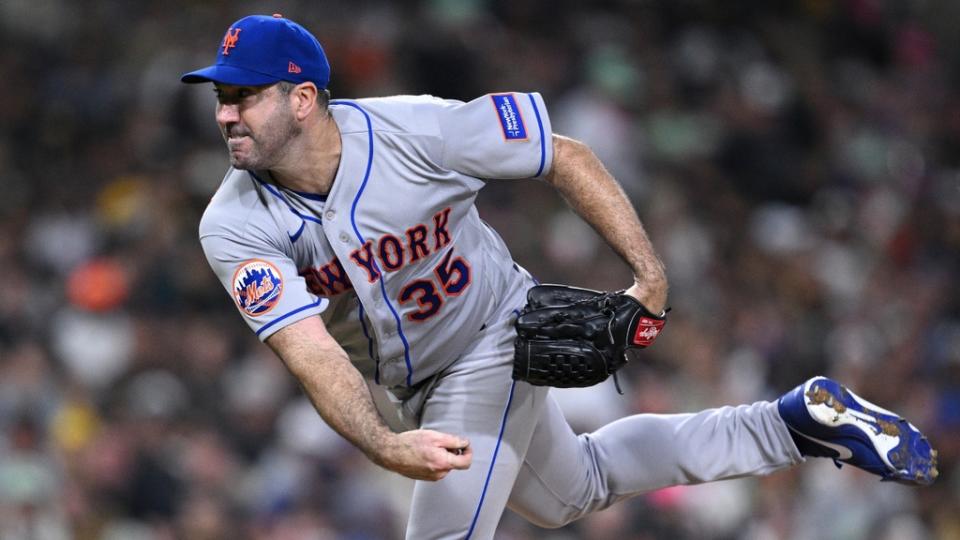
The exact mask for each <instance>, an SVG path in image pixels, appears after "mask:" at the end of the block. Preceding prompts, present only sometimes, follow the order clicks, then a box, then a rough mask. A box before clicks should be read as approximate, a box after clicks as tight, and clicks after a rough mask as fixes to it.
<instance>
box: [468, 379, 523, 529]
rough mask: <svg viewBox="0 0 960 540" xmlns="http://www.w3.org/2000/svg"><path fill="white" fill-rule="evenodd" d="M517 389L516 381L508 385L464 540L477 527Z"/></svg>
mask: <svg viewBox="0 0 960 540" xmlns="http://www.w3.org/2000/svg"><path fill="white" fill-rule="evenodd" d="M516 387H517V381H513V384H511V385H510V396H509V397H508V398H507V406H506V407H504V409H503V419H502V420H501V421H500V435H499V436H498V437H497V445H496V446H495V447H494V448H493V458H492V459H491V460H490V468H489V469H488V470H487V478H486V480H484V481H483V491H482V492H481V493H480V502H478V503H477V510H476V511H475V512H474V513H473V521H471V522H470V529H469V530H468V531H467V536H465V537H464V540H469V538H470V537H471V536H472V535H473V529H474V528H476V526H477V519H479V518H480V509H481V508H483V499H484V498H485V497H486V496H487V487H488V486H489V485H490V477H491V476H493V466H494V465H496V464H497V454H499V453H500V443H501V442H502V441H503V432H504V431H506V430H507V415H508V413H509V412H510V404H511V403H513V391H514V389H516Z"/></svg>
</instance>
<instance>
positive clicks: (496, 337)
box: [200, 93, 802, 540]
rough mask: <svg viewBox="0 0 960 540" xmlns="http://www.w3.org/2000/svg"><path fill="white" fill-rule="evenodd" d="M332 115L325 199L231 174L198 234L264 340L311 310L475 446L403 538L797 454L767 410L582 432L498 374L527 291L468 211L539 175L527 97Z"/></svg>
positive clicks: (351, 107)
mask: <svg viewBox="0 0 960 540" xmlns="http://www.w3.org/2000/svg"><path fill="white" fill-rule="evenodd" d="M331 110H332V114H333V117H334V119H335V120H336V122H337V125H338V126H339V128H340V131H341V136H342V141H343V154H342V156H341V161H340V167H339V169H338V171H337V174H336V178H335V180H334V183H333V187H332V189H331V191H330V193H329V194H327V195H326V196H325V197H320V196H317V195H313V194H308V193H297V192H295V191H292V190H289V189H286V188H284V187H282V186H280V185H279V184H277V183H276V182H275V181H274V180H273V179H272V178H271V177H270V175H269V173H268V172H266V171H261V172H257V171H253V172H247V171H239V170H230V171H229V172H228V173H227V176H226V178H225V179H224V181H223V184H222V185H221V187H220V189H219V190H218V191H217V193H216V194H215V195H214V197H213V199H212V201H211V202H210V205H209V207H208V208H207V210H206V212H205V213H204V216H203V219H202V222H201V225H200V238H201V242H202V244H203V248H204V251H205V253H206V255H207V258H208V260H209V262H210V265H211V266H212V267H213V269H214V271H215V272H216V274H217V275H218V276H219V278H220V280H221V281H222V282H223V285H224V287H225V288H226V289H227V292H228V293H229V294H230V295H231V296H232V297H233V298H234V301H235V302H236V305H237V307H238V309H239V310H240V313H241V314H242V315H243V317H244V319H245V320H246V321H247V323H248V324H249V325H250V327H251V329H253V330H254V331H255V332H256V333H257V335H258V336H259V337H260V339H266V338H267V337H268V336H270V335H271V334H272V333H274V332H276V331H277V330H279V329H280V328H282V327H284V326H285V325H289V324H291V323H293V322H295V321H298V320H301V319H303V318H305V317H310V316H315V315H317V314H320V316H321V317H322V318H323V320H324V322H325V324H326V325H327V328H328V329H329V331H330V333H331V334H332V335H333V336H334V337H335V338H336V339H337V341H338V342H339V343H340V344H341V345H342V346H343V348H344V349H345V350H346V351H347V353H348V354H349V355H350V358H351V359H352V361H353V362H354V363H355V364H356V365H357V366H358V368H359V369H360V370H361V372H363V373H365V374H366V375H368V376H369V377H371V378H373V379H375V380H376V381H377V382H378V383H380V384H382V385H385V386H388V387H390V388H391V392H393V393H394V396H396V397H399V398H400V399H401V400H402V401H401V406H400V407H399V411H400V412H401V414H403V415H405V417H406V418H407V419H408V420H409V423H410V425H412V426H421V427H423V428H429V429H436V430H439V431H443V432H447V433H453V434H457V435H461V436H465V437H466V438H467V439H469V440H470V445H471V447H472V448H473V462H472V465H471V467H470V468H469V469H468V470H457V471H452V472H451V473H450V474H449V475H448V476H447V477H446V478H445V479H444V480H442V481H439V482H417V483H416V485H415V488H414V494H413V498H412V505H411V510H410V517H409V521H408V527H407V533H406V534H407V538H410V539H417V540H422V539H434V538H451V539H453V538H457V539H463V538H492V537H493V534H494V530H495V528H496V525H497V523H498V521H499V519H500V516H501V514H502V512H503V509H504V508H505V507H506V506H509V507H510V508H512V509H514V510H515V511H516V512H518V513H519V514H520V515H522V516H524V517H526V518H528V519H529V520H530V521H532V522H534V523H538V524H541V525H544V526H559V525H562V524H564V523H567V522H569V521H571V520H574V519H577V518H578V517H580V516H582V515H584V514H586V513H588V512H592V511H595V510H599V509H602V508H605V507H607V506H609V505H610V504H612V503H613V502H615V501H617V500H620V499H622V498H624V497H629V496H632V495H636V494H638V493H641V492H644V491H648V490H650V489H654V488H658V487H662V486H666V485H671V484H684V483H696V482H705V481H709V480H716V479H720V478H733V477H737V476H743V475H752V474H764V473H768V472H771V471H773V470H776V469H778V468H781V467H785V466H788V465H791V464H793V463H797V462H798V461H801V460H802V458H801V457H800V454H799V453H798V451H797V449H796V447H795V446H794V445H793V443H792V441H791V439H790V435H789V433H788V431H787V427H786V426H785V424H784V423H783V421H782V419H780V417H779V415H778V413H777V410H776V405H775V404H773V403H765V402H760V403H756V404H754V405H750V406H741V407H737V408H733V407H726V408H722V409H716V410H709V411H703V412H700V413H697V414H678V415H635V416H631V417H627V418H623V419H620V420H618V421H616V422H614V423H612V424H610V425H608V426H605V427H603V428H601V429H600V430H598V431H596V432H594V433H590V434H583V435H579V436H578V435H575V434H574V433H573V431H572V430H571V429H570V427H569V426H568V425H567V423H566V421H565V419H564V418H563V415H562V413H561V412H560V409H559V407H558V406H557V404H556V403H555V402H554V401H553V398H552V397H551V396H550V394H549V389H547V388H545V387H535V386H531V385H529V384H526V383H522V382H515V381H512V379H511V370H512V359H513V338H514V337H515V332H514V329H513V322H514V319H515V315H514V310H515V309H517V308H519V307H520V306H522V304H523V302H524V294H525V291H526V290H527V289H528V288H529V286H530V285H532V283H533V281H532V279H531V278H530V276H529V275H528V274H526V273H525V272H523V271H522V269H520V268H519V267H518V266H517V265H516V264H515V263H513V261H512V259H511V257H510V254H509V253H508V251H507V249H506V247H505V246H504V243H503V242H502V241H501V239H500V237H499V236H498V235H497V234H496V233H495V232H494V231H493V230H491V229H490V228H489V227H488V226H486V225H485V224H484V223H483V222H482V221H481V220H480V217H479V216H478V214H477V210H476V208H475V207H474V204H473V203H474V199H475V196H476V194H477V191H478V190H479V189H480V188H481V187H482V186H483V185H484V181H485V180H486V179H492V178H530V177H538V176H542V175H543V174H546V173H547V172H548V171H549V170H550V168H551V159H552V156H553V149H552V144H551V141H552V133H551V127H550V120H549V117H548V115H547V112H546V108H545V107H544V104H543V102H542V100H541V98H540V96H539V95H538V94H522V93H506V94H492V95H487V96H483V97H481V98H479V99H476V100H474V101H471V102H469V103H461V102H456V101H443V100H439V99H435V98H430V97H393V98H384V99H365V100H357V101H337V102H334V103H332V105H331Z"/></svg>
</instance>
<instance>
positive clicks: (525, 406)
mask: <svg viewBox="0 0 960 540" xmlns="http://www.w3.org/2000/svg"><path fill="white" fill-rule="evenodd" d="M511 323H512V320H507V321H503V322H502V323H500V324H499V326H494V327H491V328H490V329H488V331H487V332H485V333H484V334H483V335H482V337H481V338H480V340H479V341H478V342H477V343H476V344H475V345H474V346H473V347H471V350H469V351H468V353H467V354H465V355H464V356H463V357H462V358H461V359H460V360H458V361H457V362H455V363H454V364H453V365H452V366H451V367H450V368H449V369H448V370H447V371H445V372H444V373H443V374H442V376H441V378H440V379H439V380H438V382H437V384H436V385H435V386H434V388H433V389H432V391H431V392H430V394H429V396H428V397H427V399H426V401H425V403H424V405H423V408H422V415H421V419H420V427H423V428H426V429H435V430H438V431H442V432H444V433H454V434H457V435H461V436H464V437H466V438H467V439H469V440H470V447H471V449H472V451H473V460H472V464H471V466H470V468H469V469H467V470H464V471H460V470H457V471H452V472H451V473H450V474H449V475H448V476H447V477H446V478H444V479H443V480H440V481H439V482H417V483H416V484H415V486H414V492H413V500H412V504H411V509H410V518H409V520H408V525H407V538H409V539H411V540H413V539H416V540H432V539H440V538H444V539H446V538H449V539H454V538H455V539H458V540H463V539H465V538H469V539H471V540H489V539H490V538H493V534H494V530H495V529H496V526H497V524H498V523H499V521H500V516H501V515H502V513H503V509H504V508H505V506H506V503H507V498H508V497H509V496H510V491H511V489H512V488H513V484H514V481H515V480H516V477H517V472H518V471H519V470H520V465H521V464H522V463H523V457H524V455H525V453H526V451H527V447H528V446H529V444H530V438H531V436H532V433H533V429H534V427H535V426H536V424H537V419H538V418H539V417H540V413H541V411H542V409H543V403H544V399H545V397H546V395H547V392H548V389H547V388H544V387H535V386H531V385H529V384H527V383H524V382H515V381H513V380H512V379H511V373H512V369H513V364H512V362H513V336H514V334H513V332H512V326H511Z"/></svg>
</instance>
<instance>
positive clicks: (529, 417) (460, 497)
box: [401, 316, 803, 540]
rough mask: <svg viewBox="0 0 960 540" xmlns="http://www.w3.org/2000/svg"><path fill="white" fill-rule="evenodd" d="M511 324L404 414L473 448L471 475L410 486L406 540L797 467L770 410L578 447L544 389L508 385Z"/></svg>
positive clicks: (549, 523)
mask: <svg viewBox="0 0 960 540" xmlns="http://www.w3.org/2000/svg"><path fill="white" fill-rule="evenodd" d="M512 323H513V318H512V316H510V317H505V318H504V319H503V320H501V321H499V322H497V323H494V324H491V325H490V326H489V327H488V328H487V329H485V330H484V331H482V332H481V335H480V336H479V339H478V341H477V342H475V343H474V345H473V346H472V347H471V348H470V349H469V350H468V351H466V353H465V354H464V355H463V356H462V357H461V358H460V359H459V360H458V361H456V362H454V363H453V365H452V366H450V367H449V368H448V369H446V370H445V371H444V372H442V373H440V374H439V375H438V377H436V378H435V379H434V380H433V381H431V383H430V384H428V385H425V387H424V388H422V389H420V391H419V392H418V394H417V395H415V396H413V397H412V398H410V399H408V400H406V401H405V402H404V403H403V407H402V408H401V409H402V411H401V414H402V415H405V416H406V418H407V420H408V421H414V422H416V421H417V420H419V425H420V426H421V427H423V428H428V429H435V430H439V431H443V432H447V433H453V434H456V435H462V436H465V437H467V438H469V440H470V443H471V445H472V447H473V464H472V466H471V467H470V469H468V470H465V471H453V472H451V473H450V474H449V475H448V476H447V477H446V478H444V479H443V480H440V481H439V482H416V483H415V486H414V493H413V500H412V505H411V509H410V516H409V520H408V525H407V532H406V537H407V538H408V539H410V540H427V539H468V538H469V539H475V540H480V539H490V538H493V535H494V531H495V529H496V527H497V524H498V522H499V521H500V517H501V515H502V513H503V509H504V507H505V506H509V507H510V509H512V510H513V511H515V512H517V513H518V514H520V515H521V516H523V517H525V518H526V519H528V520H529V521H531V522H532V523H535V524H537V525H539V526H542V527H559V526H562V525H564V524H566V523H569V522H571V521H573V520H576V519H577V518H580V517H582V516H584V515H586V514H588V513H590V512H594V511H597V510H602V509H604V508H606V507H608V506H610V505H611V504H613V503H615V502H617V501H619V500H621V499H624V498H627V497H631V496H634V495H638V494H640V493H644V492H648V491H651V490H654V489H657V488H661V487H665V486H672V485H680V484H697V483H702V482H709V481H713V480H722V479H728V478H737V477H742V476H752V475H763V474H768V473H771V472H773V471H776V470H778V469H781V468H784V467H787V466H790V465H793V464H796V463H799V462H801V461H803V458H802V457H801V456H800V454H799V452H798V451H797V448H796V446H795V445H794V443H793V441H792V440H791V438H790V434H789V433H788V430H787V427H786V425H785V424H784V423H783V420H782V419H781V418H780V415H779V413H778V412H777V408H776V404H775V403H770V402H758V403H754V404H752V405H741V406H738V407H722V408H718V409H710V410H705V411H702V412H699V413H695V414H670V415H659V414H638V415H633V416H628V417H625V418H621V419H619V420H617V421H615V422H612V423H610V424H607V425H606V426H604V427H602V428H600V429H599V430H597V431H595V432H593V433H588V434H581V435H577V434H575V433H574V432H573V430H572V429H571V428H570V426H569V425H568V424H567V422H566V420H565V419H564V417H563V414H562V412H561V410H560V408H559V406H558V404H557V403H556V401H555V400H554V399H553V397H552V396H551V395H550V393H549V388H546V387H537V386H531V385H529V384H527V383H523V382H514V381H513V380H512V379H511V370H512V361H513V360H512V359H513V338H514V336H515V333H514V332H513V329H512Z"/></svg>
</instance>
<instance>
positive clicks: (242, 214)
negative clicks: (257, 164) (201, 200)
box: [199, 168, 265, 238]
mask: <svg viewBox="0 0 960 540" xmlns="http://www.w3.org/2000/svg"><path fill="white" fill-rule="evenodd" d="M263 206H264V205H263V200H262V194H261V193H260V189H259V187H258V186H257V181H256V179H255V178H254V177H253V175H251V174H250V173H249V172H247V171H242V170H238V169H233V168H231V169H230V170H229V171H227V174H226V175H225V176H224V178H223V182H221V184H220V187H219V188H217V191H216V192H215V193H214V194H213V197H211V198H210V202H209V203H208V204H207V208H206V209H205V210H204V211H203V216H202V217H201V218H200V227H199V229H200V230H199V232H200V237H201V238H203V237H204V236H211V235H225V234H231V233H232V234H236V232H237V231H239V230H242V228H243V226H244V224H246V223H248V222H249V221H250V219H251V218H252V217H253V216H255V215H256V212H257V210H258V209H259V208H261V207H263ZM263 209H264V210H265V208H263Z"/></svg>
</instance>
